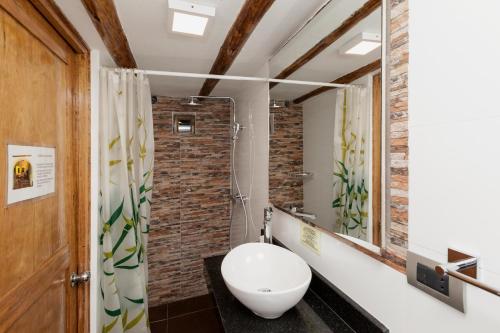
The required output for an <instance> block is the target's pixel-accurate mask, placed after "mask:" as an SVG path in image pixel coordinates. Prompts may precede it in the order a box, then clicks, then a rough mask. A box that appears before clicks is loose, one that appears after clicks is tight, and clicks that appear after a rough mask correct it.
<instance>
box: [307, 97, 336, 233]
mask: <svg viewBox="0 0 500 333" xmlns="http://www.w3.org/2000/svg"><path fill="white" fill-rule="evenodd" d="M336 96H337V92H336V91H335V90H332V91H329V92H327V93H324V94H321V95H319V96H317V97H315V98H312V99H310V100H308V101H307V102H305V103H304V104H303V105H302V108H303V113H302V119H303V133H304V134H303V141H304V148H303V150H304V171H307V172H312V173H313V174H314V175H313V177H312V178H305V179H304V211H305V212H308V213H314V214H316V215H317V219H316V220H315V221H314V223H316V224H318V225H321V226H323V227H325V228H329V229H332V228H333V225H334V223H335V214H334V210H333V209H332V201H333V178H332V165H333V125H334V116H335V100H336ZM332 230H333V229H332Z"/></svg>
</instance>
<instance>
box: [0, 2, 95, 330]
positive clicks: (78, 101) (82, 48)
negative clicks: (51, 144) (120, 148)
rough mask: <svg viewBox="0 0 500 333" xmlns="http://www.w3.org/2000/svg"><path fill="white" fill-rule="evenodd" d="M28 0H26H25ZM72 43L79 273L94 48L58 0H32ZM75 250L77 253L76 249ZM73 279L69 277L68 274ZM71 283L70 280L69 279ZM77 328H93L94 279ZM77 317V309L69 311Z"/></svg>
mask: <svg viewBox="0 0 500 333" xmlns="http://www.w3.org/2000/svg"><path fill="white" fill-rule="evenodd" d="M21 1H25V0H21ZM28 2H29V4H31V6H32V7H33V8H34V9H36V11H38V12H39V13H40V15H41V17H43V18H44V19H45V20H46V21H47V22H48V23H49V24H50V25H51V26H52V28H53V29H54V30H55V32H57V33H58V34H59V35H60V37H61V38H62V39H63V40H64V41H65V42H66V43H67V44H68V46H69V48H70V49H71V50H72V51H73V53H74V56H73V57H72V60H71V62H70V63H71V72H72V73H71V78H72V80H73V82H72V87H73V90H72V93H71V100H72V108H73V113H74V115H75V116H74V122H73V131H74V134H75V136H74V137H75V143H74V148H75V152H76V158H77V170H76V174H75V176H76V189H77V192H76V193H75V202H76V206H75V215H76V216H75V219H74V221H75V222H76V223H75V226H74V227H75V230H72V232H74V233H76V237H75V239H76V242H77V244H74V245H72V246H71V247H72V249H74V250H73V251H72V254H71V258H70V260H71V261H72V262H74V263H75V264H76V267H75V269H76V270H77V271H78V273H81V272H85V271H90V218H91V216H90V214H91V213H90V202H91V192H90V183H91V173H90V170H91V169H90V142H91V137H90V130H91V122H90V49H89V47H88V46H87V44H86V42H85V40H84V39H83V38H82V37H81V36H80V34H79V33H78V31H77V30H76V29H75V27H74V26H73V25H72V24H71V22H70V21H69V20H68V19H67V18H66V17H65V16H64V14H63V13H62V11H61V9H60V8H59V7H58V6H57V4H56V3H55V2H54V0H28ZM0 7H2V8H3V9H4V10H5V11H6V12H7V13H9V14H10V15H11V16H12V17H14V18H15V19H16V20H17V21H18V22H19V23H20V24H21V25H23V26H24V27H25V28H26V29H28V30H30V31H31V32H32V33H33V35H34V36H35V37H36V38H38V39H39V40H40V41H41V42H42V43H44V44H45V43H50V41H47V40H46V39H45V38H44V37H43V35H42V34H37V31H36V29H33V28H34V26H35V25H34V24H33V20H34V19H33V18H32V17H30V16H29V15H27V14H26V12H25V10H24V9H23V6H20V5H19V4H18V3H17V0H0ZM73 252H74V253H73ZM68 279H69V277H68ZM68 283H69V280H68ZM76 294H77V296H76V300H74V301H76V310H77V313H76V318H72V319H71V320H74V321H76V323H77V324H76V325H77V332H78V333H87V332H90V283H85V284H81V285H80V286H79V287H78V289H77V292H76ZM67 315H68V316H69V317H74V316H75V314H74V313H68V314H67Z"/></svg>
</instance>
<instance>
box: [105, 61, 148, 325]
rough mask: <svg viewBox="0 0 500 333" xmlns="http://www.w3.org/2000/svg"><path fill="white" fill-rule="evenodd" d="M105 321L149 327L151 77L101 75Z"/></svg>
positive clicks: (122, 73) (117, 72)
mask: <svg viewBox="0 0 500 333" xmlns="http://www.w3.org/2000/svg"><path fill="white" fill-rule="evenodd" d="M100 79H101V80H100V85H101V89H100V111H99V112H100V138H99V139H100V143H101V146H100V203H99V204H100V205H99V209H100V230H101V234H100V239H99V240H100V262H101V276H100V288H101V290H100V294H101V297H102V300H101V305H102V308H101V312H100V323H101V325H102V332H103V333H107V332H109V333H115V332H131V333H138V332H141V333H142V332H149V324H148V314H147V309H148V305H147V304H148V302H147V291H146V284H147V281H148V274H147V257H146V254H147V240H148V231H149V222H150V204H151V190H152V184H153V152H154V142H153V120H152V106H151V93H150V88H149V82H148V80H147V78H145V77H144V76H143V75H142V74H138V75H136V74H134V73H133V72H132V71H130V70H107V69H102V70H101V75H100Z"/></svg>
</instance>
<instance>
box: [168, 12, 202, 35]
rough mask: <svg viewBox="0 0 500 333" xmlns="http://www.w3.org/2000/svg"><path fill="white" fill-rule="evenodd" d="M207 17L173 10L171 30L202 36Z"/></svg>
mask: <svg viewBox="0 0 500 333" xmlns="http://www.w3.org/2000/svg"><path fill="white" fill-rule="evenodd" d="M207 23H208V17H205V16H199V15H191V14H185V13H181V12H174V18H173V20H172V31H174V32H180V33H184V34H191V35H196V36H203V34H204V33H205V28H206V27H207Z"/></svg>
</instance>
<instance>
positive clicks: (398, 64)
mask: <svg viewBox="0 0 500 333" xmlns="http://www.w3.org/2000/svg"><path fill="white" fill-rule="evenodd" d="M390 16H391V21H390V57H389V80H390V82H389V92H388V94H389V108H390V143H389V145H390V161H391V163H390V179H389V181H390V186H389V190H390V199H391V202H390V219H389V222H388V224H387V230H386V251H387V252H388V254H389V255H391V256H393V257H394V259H395V261H398V260H400V259H402V260H405V259H406V250H407V248H408V58H409V49H408V42H409V36H408V0H391V1H390Z"/></svg>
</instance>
